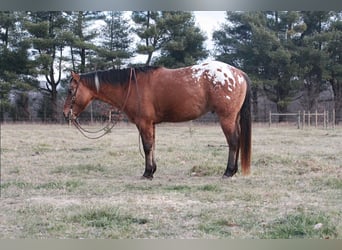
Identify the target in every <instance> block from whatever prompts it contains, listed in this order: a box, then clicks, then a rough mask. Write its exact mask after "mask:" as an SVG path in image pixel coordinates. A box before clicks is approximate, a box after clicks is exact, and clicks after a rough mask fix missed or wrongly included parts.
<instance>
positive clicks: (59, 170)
mask: <svg viewBox="0 0 342 250" xmlns="http://www.w3.org/2000/svg"><path fill="white" fill-rule="evenodd" d="M106 172H107V169H106V168H105V167H104V166H102V165H100V164H78V165H75V166H58V167H56V168H55V169H53V170H52V171H51V174H67V175H73V176H76V175H77V176H79V175H80V174H90V173H102V174H103V173H106Z"/></svg>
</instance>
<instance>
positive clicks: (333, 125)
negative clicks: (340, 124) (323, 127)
mask: <svg viewBox="0 0 342 250" xmlns="http://www.w3.org/2000/svg"><path fill="white" fill-rule="evenodd" d="M332 112H333V114H332V116H333V117H332V123H333V124H332V128H333V129H335V115H336V113H335V109H333V111H332Z"/></svg>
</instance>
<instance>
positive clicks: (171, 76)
mask: <svg viewBox="0 0 342 250" xmlns="http://www.w3.org/2000/svg"><path fill="white" fill-rule="evenodd" d="M250 85H251V83H250V79H249V78H248V76H247V74H246V73H244V72H243V71H241V70H239V69H237V68H235V67H233V66H230V65H228V64H225V63H222V62H218V61H211V62H206V63H202V64H199V65H193V66H188V67H183V68H178V69H168V68H165V67H152V66H146V67H136V68H126V69H111V70H104V71H96V72H91V73H86V74H77V73H74V72H71V80H70V86H69V91H68V96H67V98H66V100H65V104H64V110H63V113H64V116H65V117H66V118H69V119H70V120H73V121H75V119H76V118H77V116H78V115H79V114H80V113H81V112H82V111H83V110H84V109H85V108H86V107H87V106H88V105H89V103H90V102H91V101H92V100H94V99H97V100H101V101H103V102H106V103H109V104H111V105H113V106H114V107H116V108H118V109H119V110H121V111H122V112H124V113H125V114H126V115H127V117H128V119H129V120H130V121H131V122H132V123H134V124H135V125H136V127H137V128H138V130H139V133H140V136H141V138H142V143H143V149H144V153H145V172H144V174H143V177H146V178H148V179H152V178H153V174H154V173H155V171H156V169H157V165H156V162H155V158H154V151H155V125H156V124H158V123H161V122H183V121H189V120H193V119H196V118H198V117H199V116H201V115H203V114H205V113H207V112H209V111H212V112H215V113H216V114H217V115H218V118H219V122H220V125H221V128H222V130H223V133H224V135H225V137H226V140H227V143H228V146H229V151H228V163H227V168H226V170H225V172H224V175H223V177H231V176H233V175H234V174H235V173H236V172H237V170H238V157H239V150H240V149H241V169H242V174H243V175H248V174H249V173H250V165H251V134H252V131H251V94H250Z"/></svg>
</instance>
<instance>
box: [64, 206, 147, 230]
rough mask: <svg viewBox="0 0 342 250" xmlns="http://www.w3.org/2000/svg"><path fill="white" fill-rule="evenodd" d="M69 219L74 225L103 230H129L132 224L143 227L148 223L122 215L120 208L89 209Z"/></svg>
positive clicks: (141, 219) (142, 219) (145, 220)
mask: <svg viewBox="0 0 342 250" xmlns="http://www.w3.org/2000/svg"><path fill="white" fill-rule="evenodd" d="M69 219H70V220H71V221H72V222H73V223H79V224H81V225H83V226H87V227H96V228H102V229H110V228H119V229H128V228H129V227H130V226H131V225H132V224H138V225H143V224H146V223H148V220H147V219H145V218H137V217H134V216H131V215H126V214H122V213H120V211H119V209H118V208H100V209H88V210H85V211H82V212H81V213H79V214H76V215H73V216H71V217H70V218H68V220H69Z"/></svg>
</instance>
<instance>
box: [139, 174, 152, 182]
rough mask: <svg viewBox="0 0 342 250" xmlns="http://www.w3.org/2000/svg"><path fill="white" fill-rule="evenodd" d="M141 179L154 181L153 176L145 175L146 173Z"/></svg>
mask: <svg viewBox="0 0 342 250" xmlns="http://www.w3.org/2000/svg"><path fill="white" fill-rule="evenodd" d="M141 179H142V180H150V181H152V179H153V176H145V175H143V176H141Z"/></svg>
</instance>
